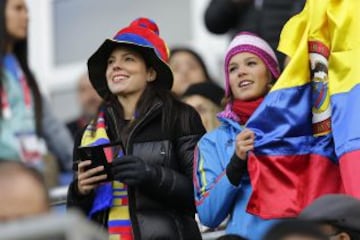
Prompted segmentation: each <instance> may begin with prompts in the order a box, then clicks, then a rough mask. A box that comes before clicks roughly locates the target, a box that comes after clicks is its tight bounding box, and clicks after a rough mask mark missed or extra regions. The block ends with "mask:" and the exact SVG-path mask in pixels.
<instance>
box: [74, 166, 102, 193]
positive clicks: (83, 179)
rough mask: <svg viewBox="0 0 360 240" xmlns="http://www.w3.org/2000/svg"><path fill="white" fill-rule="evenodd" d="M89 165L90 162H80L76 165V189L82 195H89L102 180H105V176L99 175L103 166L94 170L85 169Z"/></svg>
mask: <svg viewBox="0 0 360 240" xmlns="http://www.w3.org/2000/svg"><path fill="white" fill-rule="evenodd" d="M90 165H91V160H86V161H81V162H80V163H79V165H78V183H77V188H78V190H79V193H80V194H82V195H87V194H89V193H90V192H91V191H92V190H94V189H95V188H96V187H97V186H98V185H99V184H100V182H101V181H102V180H105V179H106V178H107V175H106V174H101V175H98V174H99V173H101V172H102V171H104V166H99V167H96V168H90V169H87V170H85V169H86V167H87V166H90Z"/></svg>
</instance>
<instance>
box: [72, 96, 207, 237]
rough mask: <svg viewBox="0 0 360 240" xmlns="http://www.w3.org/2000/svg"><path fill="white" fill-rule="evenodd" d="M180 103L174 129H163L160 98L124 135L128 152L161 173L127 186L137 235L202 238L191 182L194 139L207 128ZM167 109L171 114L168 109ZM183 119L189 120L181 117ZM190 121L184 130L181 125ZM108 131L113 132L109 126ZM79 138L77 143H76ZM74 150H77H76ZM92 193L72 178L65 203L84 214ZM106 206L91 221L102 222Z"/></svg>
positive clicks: (108, 113) (108, 115)
mask: <svg viewBox="0 0 360 240" xmlns="http://www.w3.org/2000/svg"><path fill="white" fill-rule="evenodd" d="M175 104H177V105H178V107H177V112H178V114H177V115H178V116H182V117H181V118H179V117H177V118H176V119H173V124H172V126H173V127H172V128H171V129H170V130H169V131H164V129H163V128H162V124H161V123H162V121H161V120H162V118H161V117H162V114H164V113H163V107H162V103H161V102H158V103H157V104H155V105H154V106H153V107H152V108H151V110H150V111H149V112H147V114H146V115H145V117H143V118H141V119H140V120H139V121H138V123H137V124H136V125H135V126H134V127H133V128H132V130H131V132H130V133H129V135H128V140H127V144H126V151H125V152H126V154H127V155H130V154H131V155H135V156H138V157H140V158H142V159H143V160H144V161H146V162H148V163H151V164H155V165H157V166H160V169H161V171H160V176H158V178H157V179H153V184H152V187H151V188H149V187H141V186H140V187H129V188H128V198H129V210H130V218H131V222H132V227H133V232H134V236H135V239H142V240H147V239H172V240H177V239H179V240H180V239H188V240H196V239H201V235H200V232H199V230H198V227H197V223H196V221H195V220H194V214H195V206H194V197H193V185H192V168H193V153H194V148H195V146H196V143H197V142H198V140H199V139H200V137H201V136H202V135H203V134H204V133H205V129H204V127H203V125H202V123H201V119H200V117H199V115H198V114H197V112H196V111H195V110H194V109H193V108H191V107H190V106H187V105H185V104H183V103H180V102H176V103H175ZM112 112H113V109H112V108H111V107H108V108H107V111H106V115H105V121H106V122H108V121H111V122H112V123H114V122H116V121H112V120H114V119H112V118H113V117H114V115H113V113H112ZM166 114H170V113H166ZM184 119H185V120H187V121H188V122H187V123H185V122H183V121H184ZM186 125H188V126H189V127H188V129H184V126H186ZM108 126H109V128H108V129H107V132H108V133H110V134H109V136H110V138H111V133H114V131H115V129H113V128H114V127H111V126H112V125H111V124H109V125H108ZM79 142H80V141H79V139H78V140H77V144H79ZM75 144H76V143H75ZM74 155H76V154H74ZM74 159H75V160H76V159H77V157H76V156H74ZM93 198H94V194H89V195H87V196H80V195H79V193H78V191H77V182H76V179H75V180H74V181H73V183H72V184H71V185H70V188H69V192H68V203H67V204H68V207H77V208H80V209H81V210H82V211H83V212H84V213H85V214H87V213H88V212H89V211H90V209H91V205H92V201H93ZM107 219H108V211H103V212H100V213H98V214H96V215H95V217H94V219H93V220H94V221H96V222H98V223H100V224H102V225H104V226H105V227H106V223H107Z"/></svg>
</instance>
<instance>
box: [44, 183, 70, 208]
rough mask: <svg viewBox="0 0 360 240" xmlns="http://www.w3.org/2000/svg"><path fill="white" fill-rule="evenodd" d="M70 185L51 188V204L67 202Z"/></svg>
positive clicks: (57, 204)
mask: <svg viewBox="0 0 360 240" xmlns="http://www.w3.org/2000/svg"><path fill="white" fill-rule="evenodd" d="M68 189H69V186H61V187H54V188H51V189H50V190H49V198H50V205H51V206H59V205H65V204H66V197H67V192H68Z"/></svg>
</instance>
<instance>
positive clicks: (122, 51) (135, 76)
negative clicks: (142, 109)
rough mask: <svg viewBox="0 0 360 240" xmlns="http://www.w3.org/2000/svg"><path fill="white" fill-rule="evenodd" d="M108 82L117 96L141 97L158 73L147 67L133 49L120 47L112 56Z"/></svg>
mask: <svg viewBox="0 0 360 240" xmlns="http://www.w3.org/2000/svg"><path fill="white" fill-rule="evenodd" d="M105 74H106V80H107V85H108V87H109V89H110V91H111V92H112V93H113V94H114V95H116V96H122V97H126V96H129V95H135V96H140V95H141V94H142V92H143V91H144V90H145V88H146V85H147V83H148V82H150V81H154V80H155V77H156V72H155V71H154V70H153V68H148V67H147V66H146V63H145V60H144V58H143V57H142V55H141V54H140V53H138V52H136V51H134V50H132V49H131V48H126V47H118V48H115V49H114V50H113V51H112V53H111V54H110V56H109V58H108V62H107V68H106V73H105Z"/></svg>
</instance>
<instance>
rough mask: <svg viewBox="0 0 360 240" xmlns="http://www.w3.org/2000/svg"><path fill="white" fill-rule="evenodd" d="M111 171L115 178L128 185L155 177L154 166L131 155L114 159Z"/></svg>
mask: <svg viewBox="0 0 360 240" xmlns="http://www.w3.org/2000/svg"><path fill="white" fill-rule="evenodd" d="M111 172H112V174H113V176H114V179H115V180H119V181H120V182H123V183H125V184H127V185H129V186H137V185H141V184H144V183H146V182H148V181H151V180H152V179H154V178H155V177H156V168H155V167H153V166H150V165H149V164H147V163H145V162H144V160H142V159H141V158H139V157H136V156H132V155H128V156H123V157H120V158H116V159H114V160H113V162H112V168H111Z"/></svg>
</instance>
